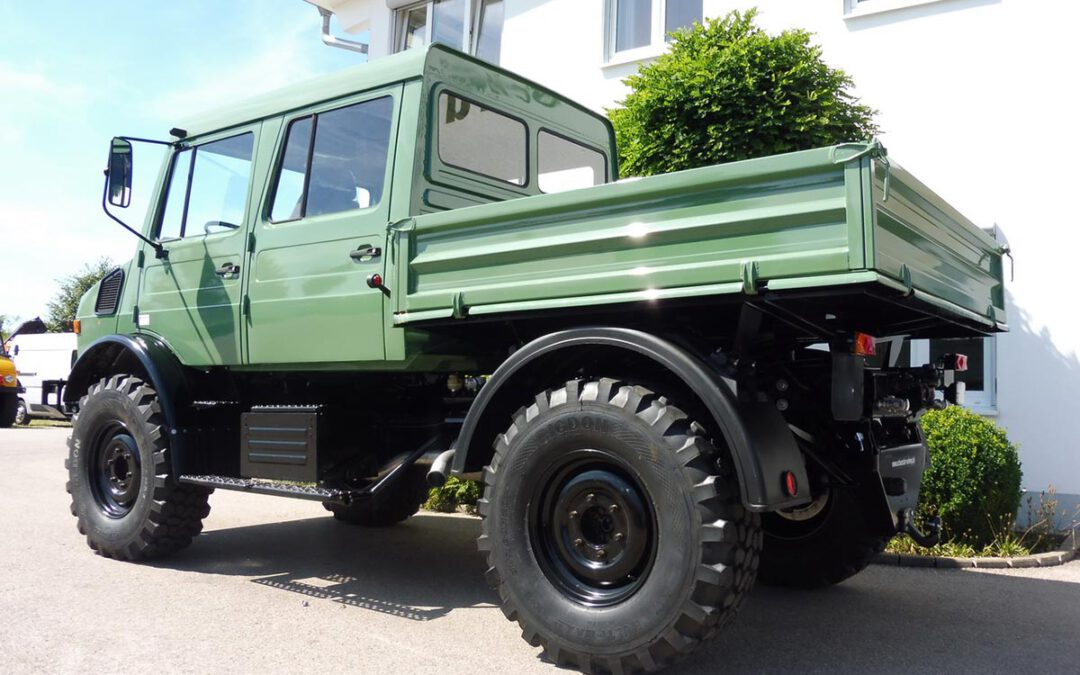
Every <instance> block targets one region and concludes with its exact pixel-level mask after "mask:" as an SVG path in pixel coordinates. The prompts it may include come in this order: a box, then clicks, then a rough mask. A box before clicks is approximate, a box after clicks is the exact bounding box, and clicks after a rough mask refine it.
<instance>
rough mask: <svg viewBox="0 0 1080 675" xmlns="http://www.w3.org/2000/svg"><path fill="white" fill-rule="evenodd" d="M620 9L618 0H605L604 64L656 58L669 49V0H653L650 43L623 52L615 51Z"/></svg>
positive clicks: (703, 13) (703, 8) (703, 6)
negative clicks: (617, 14) (617, 19)
mask: <svg viewBox="0 0 1080 675" xmlns="http://www.w3.org/2000/svg"><path fill="white" fill-rule="evenodd" d="M707 4H708V3H705V2H703V3H702V8H701V10H702V11H701V13H702V17H701V19H702V21H704V20H705V6H706V5H707ZM617 11H618V8H617V0H605V1H604V65H605V66H617V65H621V64H624V63H633V62H634V61H643V60H645V59H651V58H655V57H657V56H660V55H661V54H663V53H664V52H666V51H667V49H668V42H667V40H666V39H665V37H666V34H665V31H664V26H665V23H666V21H665V17H666V16H667V0H653V2H652V13H651V17H650V21H651V25H650V29H649V44H647V45H642V46H641V47H635V48H633V49H624V50H623V51H621V52H617V51H615V31H616V23H617V22H616V21H615V14H616V12H617Z"/></svg>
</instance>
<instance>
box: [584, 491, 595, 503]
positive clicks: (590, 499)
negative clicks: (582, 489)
mask: <svg viewBox="0 0 1080 675" xmlns="http://www.w3.org/2000/svg"><path fill="white" fill-rule="evenodd" d="M585 501H587V502H595V501H596V495H594V494H593V493H591V492H590V493H589V494H587V495H585Z"/></svg>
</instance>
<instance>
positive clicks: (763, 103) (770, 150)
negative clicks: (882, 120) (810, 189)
mask: <svg viewBox="0 0 1080 675" xmlns="http://www.w3.org/2000/svg"><path fill="white" fill-rule="evenodd" d="M756 16H757V10H749V11H747V12H738V11H734V12H731V13H729V14H728V15H727V16H725V17H724V18H722V19H712V20H709V21H707V22H706V23H705V24H704V25H701V24H694V26H693V27H691V28H688V29H685V30H683V31H679V32H677V33H674V34H672V36H673V41H672V44H671V51H670V53H668V54H664V55H663V56H660V57H659V58H658V59H656V61H654V62H653V63H651V64H649V65H646V66H642V67H641V68H640V69H639V70H638V73H637V74H636V75H632V76H630V77H629V78H627V80H626V83H627V84H628V85H629V86H630V88H631V92H630V94H629V95H627V97H626V100H624V101H623V102H622V107H621V108H616V109H614V110H609V111H608V115H609V116H610V118H611V121H612V123H613V125H614V126H615V132H616V134H617V136H618V140H619V158H620V163H621V166H622V169H623V174H624V175H638V176H647V175H652V174H658V173H666V172H669V171H679V170H681V169H691V168H695V167H699V166H708V165H712V164H719V163H722V162H732V161H737V160H741V159H750V158H752V157H761V156H764V155H772V154H778V153H783V152H793V151H796V150H806V149H809V148H816V147H822V146H826V145H834V144H836V143H842V142H845V141H855V140H863V139H868V138H870V137H872V136H873V135H874V134H875V133H876V132H877V126H876V125H875V124H874V121H873V117H874V115H875V114H876V111H875V110H873V109H871V108H869V107H867V106H865V105H862V104H860V103H859V101H858V99H857V98H856V97H855V96H854V95H853V94H852V93H851V88H852V86H853V83H852V80H851V78H850V77H848V75H847V74H846V73H844V71H842V70H837V69H835V68H830V67H829V66H828V65H826V64H825V62H824V61H823V60H822V57H821V48H820V47H818V46H816V45H813V44H811V42H810V38H811V34H810V33H808V32H806V31H803V30H788V31H784V32H783V33H781V34H780V35H775V36H773V35H768V34H766V33H765V32H764V31H763V30H762V29H761V28H759V27H758V26H757V25H755V23H754V19H755V17H756Z"/></svg>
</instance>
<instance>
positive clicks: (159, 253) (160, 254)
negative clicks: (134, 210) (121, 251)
mask: <svg viewBox="0 0 1080 675" xmlns="http://www.w3.org/2000/svg"><path fill="white" fill-rule="evenodd" d="M101 210H102V211H104V212H105V215H107V216H108V217H110V218H112V219H113V220H115V221H116V222H117V223H119V224H120V227H122V228H124V229H125V230H127V231H128V232H130V233H132V234H133V235H135V236H136V237H138V238H139V239H142V240H143V241H145V242H146V243H147V244H149V245H150V246H151V247H153V249H154V255H155V256H156V257H157V258H159V259H161V258H168V257H169V252H168V251H167V250H166V249H165V247H164V246H162V245H161V244H160V243H158V242H156V241H153V240H151V239H148V238H147V237H144V236H143V234H142V232H139V231H138V230H136V229H135V228H133V227H131V226H130V225H128V224H127V223H125V222H124V221H122V220H120V219H119V218H117V217H116V216H115V215H113V213H112V212H111V211H109V170H108V169H105V187H104V189H102V191H101Z"/></svg>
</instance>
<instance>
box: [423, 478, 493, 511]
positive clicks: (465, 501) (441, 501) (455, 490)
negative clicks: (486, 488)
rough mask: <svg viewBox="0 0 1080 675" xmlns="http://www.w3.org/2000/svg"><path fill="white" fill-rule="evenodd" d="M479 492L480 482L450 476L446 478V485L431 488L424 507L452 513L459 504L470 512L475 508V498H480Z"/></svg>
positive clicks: (429, 509)
mask: <svg viewBox="0 0 1080 675" xmlns="http://www.w3.org/2000/svg"><path fill="white" fill-rule="evenodd" d="M480 492H481V488H480V483H477V482H476V481H472V480H462V479H460V478H458V477H456V476H450V477H449V478H447V479H446V485H444V486H442V487H439V488H431V491H430V492H429V493H428V498H427V501H426V502H424V508H425V509H427V510H428V511H441V512H443V513H454V512H455V511H457V509H458V507H459V506H464V507H465V508H466V510H467V511H469V512H472V511H475V510H476V500H478V499H480Z"/></svg>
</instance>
